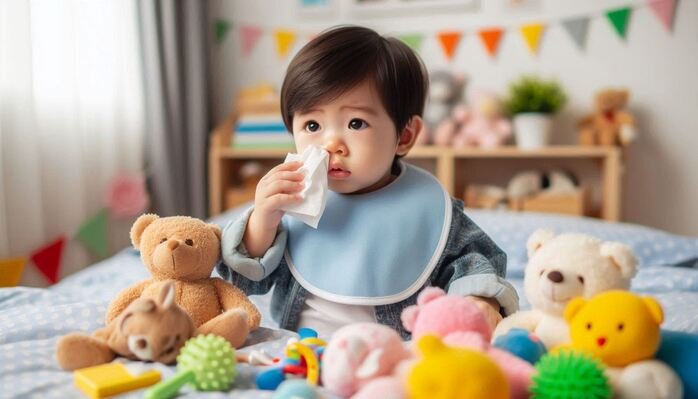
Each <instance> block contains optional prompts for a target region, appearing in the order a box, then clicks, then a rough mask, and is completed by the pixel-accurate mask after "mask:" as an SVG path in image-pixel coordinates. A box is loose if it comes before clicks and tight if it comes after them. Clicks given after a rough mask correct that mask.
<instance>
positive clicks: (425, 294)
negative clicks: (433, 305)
mask: <svg viewBox="0 0 698 399" xmlns="http://www.w3.org/2000/svg"><path fill="white" fill-rule="evenodd" d="M444 295H446V291H444V290H442V289H441V288H439V287H426V288H425V289H423V290H422V292H420V293H419V296H417V305H426V304H427V303H429V302H431V301H433V300H434V299H436V298H441V297H442V296H444Z"/></svg>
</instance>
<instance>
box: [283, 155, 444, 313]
mask: <svg viewBox="0 0 698 399" xmlns="http://www.w3.org/2000/svg"><path fill="white" fill-rule="evenodd" d="M400 166H401V173H400V175H399V176H398V177H397V178H396V179H395V180H394V181H393V182H391V183H390V184H389V185H387V186H386V187H384V188H382V189H380V190H378V191H374V192H371V193H367V194H359V195H344V194H337V193H335V192H332V191H330V192H329V194H328V198H327V206H326V208H325V212H324V213H323V215H322V218H321V219H320V224H319V225H318V228H317V230H316V229H313V228H310V227H308V226H307V225H306V224H304V223H303V222H301V221H299V220H297V219H294V218H291V217H284V219H283V223H284V226H285V228H286V229H287V231H288V242H287V245H286V252H285V254H284V257H285V259H286V263H287V264H288V267H289V269H290V270H291V273H292V274H293V276H294V277H295V278H296V280H297V281H298V282H299V283H300V284H301V285H302V286H303V288H305V289H306V290H308V291H309V292H310V293H312V294H314V295H316V296H319V297H321V298H323V299H326V300H329V301H333V302H338V303H343V304H349V305H374V306H375V305H384V304H389V303H396V302H399V301H401V300H403V299H406V298H408V297H409V296H411V295H412V294H414V293H415V292H417V291H418V290H419V289H420V288H422V287H423V286H424V284H425V283H426V281H427V279H428V278H429V275H430V274H431V272H432V271H433V270H434V267H436V264H437V263H438V261H439V259H440V257H441V253H442V252H443V249H444V247H445V245H446V240H447V238H448V232H449V229H450V225H451V199H450V197H449V195H448V193H447V192H446V191H445V190H444V188H443V187H442V186H441V184H440V183H439V182H438V180H436V178H434V177H433V176H432V175H431V174H429V173H428V172H426V171H424V170H422V169H419V168H417V167H415V166H411V165H407V164H404V163H401V164H400Z"/></svg>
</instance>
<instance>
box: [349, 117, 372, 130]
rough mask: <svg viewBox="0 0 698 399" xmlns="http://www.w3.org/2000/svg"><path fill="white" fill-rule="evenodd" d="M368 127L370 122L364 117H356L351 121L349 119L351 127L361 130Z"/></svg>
mask: <svg viewBox="0 0 698 399" xmlns="http://www.w3.org/2000/svg"><path fill="white" fill-rule="evenodd" d="M367 127H368V123H366V121H365V120H363V119H358V118H354V119H352V120H351V121H349V129H353V130H361V129H366V128H367Z"/></svg>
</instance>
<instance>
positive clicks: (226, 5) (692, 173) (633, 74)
mask: <svg viewBox="0 0 698 399" xmlns="http://www.w3.org/2000/svg"><path fill="white" fill-rule="evenodd" d="M503 1H507V0H481V8H480V10H479V11H478V12H470V13H468V12H457V13H453V12H451V13H448V15H438V14H432V15H414V14H412V15H409V14H408V15H401V16H399V17H390V18H388V17H385V16H383V17H369V18H367V17H362V18H360V19H359V18H355V17H352V13H351V12H350V5H349V4H348V3H347V2H346V1H344V2H340V3H339V8H338V11H337V13H336V17H334V18H330V19H328V18H313V19H310V18H308V19H300V18H298V10H297V9H296V3H297V2H296V1H283V2H278V1H273V0H258V1H252V0H242V1H224V2H221V1H211V2H210V8H211V18H212V20H215V19H217V18H224V19H226V20H230V21H233V23H237V24H238V25H240V24H245V23H249V24H256V25H259V26H262V27H263V28H264V29H265V33H264V34H263V36H262V37H261V38H260V40H259V42H258V44H257V46H256V47H255V49H254V50H253V52H252V53H251V54H250V56H249V57H246V58H245V57H242V55H241V54H242V53H241V50H240V43H239V37H237V31H236V30H233V31H231V32H232V33H231V34H230V35H228V37H226V39H225V40H224V41H223V43H221V44H220V45H214V46H213V49H212V60H213V62H212V68H213V69H212V74H213V76H212V79H213V85H212V86H213V89H214V93H213V96H214V104H215V110H214V114H215V117H216V120H221V119H222V118H223V117H224V116H225V115H226V113H227V112H228V110H229V104H230V102H231V100H232V98H233V94H234V93H235V92H236V91H237V90H238V89H239V88H240V87H242V86H245V85H250V84H254V83H257V82H259V81H268V82H272V83H274V84H276V85H277V86H280V83H281V81H282V79H283V73H284V71H285V68H286V66H287V64H288V61H289V60H290V56H289V57H288V58H287V59H284V60H280V59H279V58H278V57H277V55H276V52H275V48H274V41H273V36H272V33H271V32H272V29H273V28H276V27H288V28H292V29H301V30H303V31H305V32H312V31H321V30H322V29H324V28H326V27H329V26H332V25H336V24H340V23H353V24H361V25H366V26H369V27H371V28H374V29H376V30H378V31H379V32H381V33H388V34H390V33H396V34H399V33H404V32H409V31H410V29H409V27H419V28H416V30H418V31H419V32H423V33H427V36H426V37H425V39H424V41H423V44H422V48H421V51H420V54H421V56H422V58H423V59H424V60H425V63H426V64H427V67H428V68H429V69H437V68H452V69H458V70H463V71H465V72H466V73H467V75H468V76H469V78H470V87H475V86H478V87H487V88H492V89H495V90H498V91H500V92H502V93H503V92H504V90H505V89H506V86H507V83H508V82H509V81H510V80H511V79H514V78H516V77H517V76H518V75H519V74H521V73H525V72H536V73H541V74H544V75H546V76H554V77H557V78H558V79H559V80H560V81H561V82H562V83H563V84H564V85H565V86H566V89H567V91H568V94H569V97H570V101H569V103H568V105H567V107H566V108H565V109H564V111H563V112H561V113H560V115H558V118H557V125H556V126H557V131H556V137H555V139H554V141H555V142H556V143H572V142H573V140H574V137H575V136H574V131H575V121H576V119H577V118H578V117H579V115H581V114H583V113H585V112H588V110H589V109H590V107H591V105H592V104H591V101H592V97H593V94H594V92H595V91H596V90H597V89H598V88H601V87H604V86H609V85H610V86H625V87H628V88H630V89H631V90H632V99H631V101H632V108H631V109H632V111H633V112H634V113H635V115H636V117H637V119H638V125H639V133H640V138H639V141H637V142H635V143H633V145H632V146H631V147H630V148H629V150H628V151H627V164H626V176H625V179H624V189H623V194H624V195H623V220H625V221H629V222H634V223H640V224H645V225H649V226H653V227H657V228H661V229H665V230H668V231H671V232H674V233H680V234H691V235H698V201H697V200H696V199H698V156H696V152H697V151H698V77H697V74H698V0H683V1H680V2H679V3H678V6H677V7H678V8H677V13H676V19H675V24H674V31H673V33H671V34H669V33H667V32H666V30H665V29H664V27H663V26H662V25H661V24H660V22H659V21H658V20H657V19H656V18H655V16H654V15H653V14H652V13H651V11H650V10H649V9H648V8H646V7H637V8H635V9H634V12H633V15H632V17H631V21H630V26H629V28H628V36H627V40H626V41H623V40H621V39H620V38H618V36H617V35H616V34H615V32H613V31H612V27H611V26H610V24H609V23H608V22H607V20H605V18H603V17H602V13H603V11H605V10H607V9H609V8H612V7H614V6H619V7H620V6H625V5H627V4H628V3H633V2H628V1H616V0H606V1H602V0H589V1H584V2H581V1H576V0H557V1H553V0H547V1H546V0H539V2H538V7H537V8H535V7H534V8H533V9H531V10H526V11H518V12H509V13H506V14H504V13H502V12H501V10H502V7H501V3H502V2H503ZM634 3H635V4H644V2H643V3H640V2H634ZM588 14H594V15H596V16H595V17H593V18H592V20H591V22H590V26H589V35H588V39H587V47H586V51H584V52H582V51H580V50H578V49H577V47H576V46H575V44H574V43H573V42H572V41H571V39H570V38H569V37H568V35H567V33H566V32H565V31H564V30H563V28H562V27H561V26H560V25H559V23H553V24H552V26H550V27H549V28H548V30H547V31H546V33H545V36H544V37H543V40H542V42H541V48H540V52H539V55H538V56H537V57H532V56H531V55H530V54H529V52H528V49H527V48H526V47H525V46H524V44H523V42H522V40H521V37H520V36H519V35H518V33H517V32H515V31H514V30H513V29H512V30H510V31H509V32H508V33H507V34H506V35H505V36H504V37H503V39H502V42H501V44H500V48H499V53H498V57H497V58H496V59H495V60H491V59H489V58H488V57H487V55H486V54H485V52H484V50H483V48H482V46H481V43H479V38H478V37H476V36H475V35H474V34H472V33H471V34H467V35H466V36H465V37H464V38H463V39H462V41H461V44H460V45H459V47H458V50H457V52H456V55H455V58H454V59H453V62H452V63H450V64H449V63H448V62H447V61H446V60H445V59H444V57H443V56H442V53H441V50H440V48H439V44H438V43H437V41H436V39H435V37H434V33H435V32H437V31H439V30H441V29H464V28H465V29H470V31H472V29H473V28H477V27H480V26H490V25H505V26H510V27H516V26H518V24H519V23H526V22H532V21H536V20H540V21H552V22H556V21H558V20H559V19H560V18H567V17H573V16H577V15H588ZM302 39H303V40H299V41H298V42H297V43H296V46H295V47H294V49H293V50H292V52H295V51H297V50H298V49H299V48H300V47H301V46H302V44H303V43H304V42H305V40H307V39H308V38H307V35H306V37H303V38H302Z"/></svg>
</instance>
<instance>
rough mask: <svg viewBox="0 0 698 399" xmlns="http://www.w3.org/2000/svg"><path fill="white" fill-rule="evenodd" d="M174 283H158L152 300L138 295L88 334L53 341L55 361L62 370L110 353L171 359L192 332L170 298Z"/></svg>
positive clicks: (186, 317) (82, 365)
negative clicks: (114, 316)
mask: <svg viewBox="0 0 698 399" xmlns="http://www.w3.org/2000/svg"><path fill="white" fill-rule="evenodd" d="M174 294H175V293H174V283H172V282H168V283H165V284H162V285H161V289H160V295H159V297H158V298H157V299H156V300H153V299H147V298H139V299H136V300H135V301H133V302H131V304H130V305H129V306H127V307H126V309H125V310H124V311H123V312H122V313H121V314H120V315H119V317H117V318H115V319H113V320H112V321H111V322H110V323H109V324H107V326H106V327H104V328H101V329H99V330H97V331H95V333H94V334H92V335H86V334H83V333H72V334H68V335H66V336H64V337H61V338H60V339H59V340H58V343H57V344H56V358H57V360H58V365H59V366H60V367H61V368H63V369H65V370H77V369H81V368H85V367H91V366H96V365H99V364H102V363H108V362H110V361H112V360H113V359H114V357H116V356H117V355H118V356H123V357H126V358H129V359H133V360H146V361H154V362H161V363H165V364H167V363H173V362H174V361H175V358H176V357H177V355H178V354H179V350H180V349H181V348H182V346H183V345H184V343H185V342H186V340H187V339H189V337H191V336H192V335H193V334H194V323H193V322H192V320H191V318H190V317H189V315H187V313H186V312H185V311H184V310H182V308H180V307H179V306H177V304H176V303H175V302H174Z"/></svg>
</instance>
